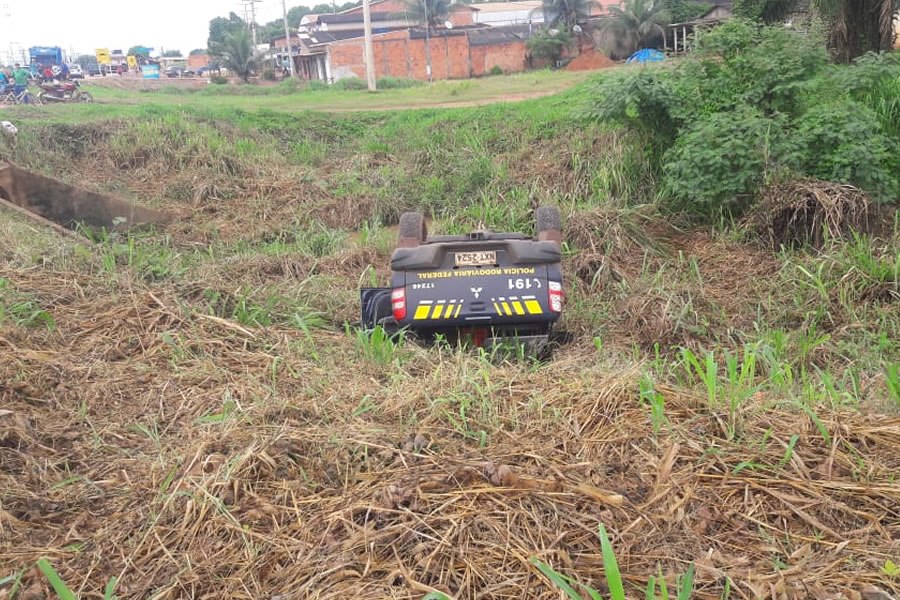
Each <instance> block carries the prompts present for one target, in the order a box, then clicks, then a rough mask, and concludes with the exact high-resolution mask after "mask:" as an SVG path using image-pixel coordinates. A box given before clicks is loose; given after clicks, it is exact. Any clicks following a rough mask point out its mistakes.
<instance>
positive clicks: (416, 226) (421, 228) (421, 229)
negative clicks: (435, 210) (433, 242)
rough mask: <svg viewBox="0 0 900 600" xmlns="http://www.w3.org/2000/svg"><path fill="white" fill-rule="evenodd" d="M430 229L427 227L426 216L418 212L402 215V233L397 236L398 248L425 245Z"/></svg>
mask: <svg viewBox="0 0 900 600" xmlns="http://www.w3.org/2000/svg"><path fill="white" fill-rule="evenodd" d="M427 237H428V229H427V228H426V227H425V215H423V214H422V213H418V212H407V213H403V214H402V215H400V232H399V235H398V236H397V247H398V248H415V247H416V246H419V245H421V244H423V243H425V238H427Z"/></svg>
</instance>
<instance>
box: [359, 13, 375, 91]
mask: <svg viewBox="0 0 900 600" xmlns="http://www.w3.org/2000/svg"><path fill="white" fill-rule="evenodd" d="M362 3H363V28H364V30H365V34H366V43H365V52H364V54H365V57H366V83H367V84H368V86H369V91H370V92H374V91H375V47H374V45H373V44H372V10H371V8H370V7H369V0H362Z"/></svg>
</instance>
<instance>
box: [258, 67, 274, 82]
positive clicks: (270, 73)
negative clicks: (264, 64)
mask: <svg viewBox="0 0 900 600" xmlns="http://www.w3.org/2000/svg"><path fill="white" fill-rule="evenodd" d="M262 78H263V79H264V80H266V81H278V76H277V75H276V74H275V69H272V68H266V69H263V71H262Z"/></svg>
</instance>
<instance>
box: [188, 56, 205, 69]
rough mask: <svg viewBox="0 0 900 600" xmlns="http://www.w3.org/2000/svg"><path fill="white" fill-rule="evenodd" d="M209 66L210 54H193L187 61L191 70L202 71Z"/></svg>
mask: <svg viewBox="0 0 900 600" xmlns="http://www.w3.org/2000/svg"><path fill="white" fill-rule="evenodd" d="M208 64H209V54H191V55H190V56H188V59H187V66H188V67H189V68H191V69H200V68H202V67H205V66H206V65H208Z"/></svg>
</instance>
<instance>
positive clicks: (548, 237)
mask: <svg viewBox="0 0 900 600" xmlns="http://www.w3.org/2000/svg"><path fill="white" fill-rule="evenodd" d="M535 221H536V225H537V227H536V228H537V239H538V241H539V242H556V243H557V244H560V243H562V223H561V221H560V218H559V209H558V208H556V207H555V206H541V207H538V209H537V211H536V213H535Z"/></svg>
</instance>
